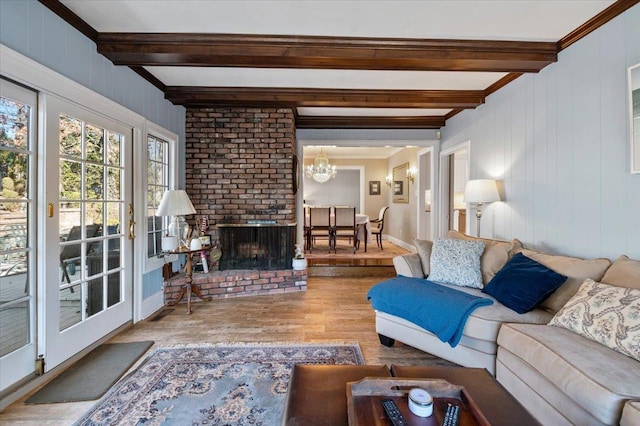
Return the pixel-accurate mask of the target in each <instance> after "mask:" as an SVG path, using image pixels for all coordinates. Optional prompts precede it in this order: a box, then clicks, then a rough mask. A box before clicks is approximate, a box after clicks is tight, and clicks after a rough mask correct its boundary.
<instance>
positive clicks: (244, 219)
mask: <svg viewBox="0 0 640 426" xmlns="http://www.w3.org/2000/svg"><path fill="white" fill-rule="evenodd" d="M295 154H296V135H295V118H294V112H293V110H292V109H290V108H188V109H187V112H186V140H185V160H186V163H185V169H186V188H185V189H186V191H187V193H188V194H189V197H190V198H191V202H192V203H193V205H194V207H195V209H196V211H197V212H198V217H200V216H202V215H205V216H207V218H208V219H209V223H210V225H211V226H210V230H209V233H210V234H211V236H212V242H213V243H214V244H217V245H218V246H221V244H220V232H219V230H218V228H217V225H218V224H246V223H248V222H255V221H265V222H275V223H277V224H282V225H284V224H289V223H293V222H295V194H294V192H293V169H292V164H293V157H294V155H295ZM189 219H190V218H189V217H187V220H189ZM193 219H194V218H191V222H193ZM223 256H224V254H223ZM259 272H260V271H256V270H236V271H215V272H211V273H210V274H206V275H210V277H205V276H204V275H201V274H196V275H199V276H196V275H194V281H196V282H197V281H202V280H207V282H209V280H211V282H223V283H224V286H223V289H222V290H220V288H219V287H216V288H215V291H212V292H211V293H209V294H207V291H206V290H207V289H206V288H201V291H202V290H204V291H203V293H204V294H205V295H208V296H212V297H229V296H232V295H233V296H237V295H243V294H265V293H275V292H284V291H296V290H305V289H306V279H307V276H306V271H292V270H291V269H290V265H289V268H287V269H285V270H281V271H268V272H269V273H268V274H266V275H268V277H267V278H265V277H262V276H261V275H262V274H261V273H259ZM294 272H295V273H294ZM300 272H303V273H302V274H301V273H300ZM272 276H273V277H272ZM283 276H284V277H288V278H287V279H282V278H283ZM229 277H232V279H231V280H229ZM270 278H273V279H270ZM174 281H175V283H174ZM234 283H237V284H238V287H236V286H235V285H234ZM174 284H175V286H178V288H179V285H180V279H177V280H171V282H169V283H167V285H168V286H174ZM201 287H202V286H201ZM165 294H166V296H165V297H168V298H170V296H171V294H173V289H172V288H167V289H166V291H165Z"/></svg>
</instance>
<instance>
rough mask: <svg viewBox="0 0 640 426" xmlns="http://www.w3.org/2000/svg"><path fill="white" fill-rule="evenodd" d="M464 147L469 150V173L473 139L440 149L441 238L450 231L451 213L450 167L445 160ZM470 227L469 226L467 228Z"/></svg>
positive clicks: (439, 202) (439, 210) (439, 211)
mask: <svg viewBox="0 0 640 426" xmlns="http://www.w3.org/2000/svg"><path fill="white" fill-rule="evenodd" d="M462 149H466V151H467V174H468V173H469V168H470V166H471V141H470V140H467V141H465V142H462V143H459V144H457V145H453V146H451V147H447V148H445V149H443V150H441V151H440V161H439V163H440V165H439V170H438V175H439V176H440V179H439V180H438V198H437V199H438V206H437V208H436V209H437V216H438V217H437V236H438V237H440V238H444V237H446V235H447V232H448V231H449V222H448V220H447V217H448V213H449V202H450V200H449V197H448V191H447V186H448V185H449V175H448V173H449V167H448V165H445V163H444V162H445V161H448V158H449V156H450V155H452V154H453V153H455V152H456V151H460V150H462ZM468 221H469V215H468V214H467V225H468ZM467 229H468V228H467Z"/></svg>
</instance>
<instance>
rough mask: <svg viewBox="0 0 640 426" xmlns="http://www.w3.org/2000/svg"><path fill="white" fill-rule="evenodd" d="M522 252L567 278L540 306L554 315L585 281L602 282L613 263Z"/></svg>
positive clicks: (606, 260) (531, 251) (523, 250)
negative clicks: (589, 279) (588, 279)
mask: <svg viewBox="0 0 640 426" xmlns="http://www.w3.org/2000/svg"><path fill="white" fill-rule="evenodd" d="M521 252H522V254H524V255H525V256H527V257H528V258H530V259H533V260H535V261H536V262H538V263H542V264H543V265H544V266H546V267H547V268H549V269H552V270H554V271H556V272H557V273H559V274H560V275H564V276H565V277H567V281H566V282H565V283H564V284H562V285H561V286H560V288H559V289H557V290H556V291H555V292H554V293H553V294H552V295H551V296H550V297H549V298H548V299H547V300H545V301H544V302H542V304H541V305H540V307H541V308H542V309H546V310H547V311H550V312H552V313H556V312H558V311H559V310H560V309H561V308H562V307H563V306H564V304H565V303H567V302H568V301H569V299H571V297H572V296H573V295H574V294H576V292H577V291H578V289H579V288H580V285H581V284H582V283H583V282H584V280H586V279H587V278H591V279H592V280H594V281H600V279H601V278H602V276H603V275H604V272H605V271H606V270H607V268H608V267H609V266H610V265H611V261H610V260H609V259H604V258H601V259H592V260H586V259H580V258H578V257H569V256H558V255H551V254H545V253H540V252H537V251H533V250H527V249H522V250H521Z"/></svg>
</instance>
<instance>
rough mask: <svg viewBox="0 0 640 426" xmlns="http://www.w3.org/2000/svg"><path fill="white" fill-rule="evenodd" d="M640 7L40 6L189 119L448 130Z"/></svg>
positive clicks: (623, 1) (598, 1)
mask: <svg viewBox="0 0 640 426" xmlns="http://www.w3.org/2000/svg"><path fill="white" fill-rule="evenodd" d="M639 1H640V0H619V1H612V0H531V1H526V0H517V1H495V0H494V1H483V0H466V1H456V0H446V1H445V0H440V1H382V0H379V1H327V0H325V1H249V0H247V1H242V0H235V1H207V0H182V1H177V0H176V1H168V0H40V2H41V3H42V4H44V5H45V6H47V7H48V8H49V9H51V10H52V11H53V12H55V13H56V14H58V15H59V16H61V17H62V18H63V19H65V20H66V21H67V22H69V23H70V24H71V25H73V26H74V27H75V28H77V29H78V30H80V31H81V32H82V33H84V34H85V35H86V36H87V37H89V38H90V39H91V40H93V41H94V42H95V43H96V46H97V50H98V52H99V53H101V54H102V55H104V56H105V57H107V58H108V59H109V60H111V61H112V62H113V63H114V64H115V65H120V66H129V67H131V68H132V69H133V70H134V71H136V72H137V73H138V74H140V75H141V76H143V77H144V78H146V79H147V80H148V81H150V82H151V83H153V84H154V85H155V86H157V87H158V88H159V89H160V90H162V91H163V92H164V93H165V96H166V98H167V99H168V100H170V101H171V102H173V103H174V104H176V105H184V106H185V107H206V106H240V105H242V106H273V107H291V108H293V109H294V110H295V111H296V113H297V121H296V125H297V127H298V128H408V129H410V128H414V129H415V128H422V129H438V128H441V127H443V126H444V125H445V122H446V120H447V119H448V118H450V117H452V116H453V115H455V114H457V113H459V112H460V111H462V110H464V109H473V108H476V107H478V106H479V105H481V104H483V103H484V102H485V99H486V97H487V96H489V95H490V94H491V93H493V92H495V91H496V90H498V89H499V88H501V87H503V86H504V85H506V84H509V83H510V82H511V81H513V80H514V79H516V78H518V77H520V76H521V75H522V74H524V73H537V72H539V71H540V70H542V69H543V68H544V67H546V66H548V65H549V64H552V63H554V62H556V61H557V60H558V54H559V53H560V52H561V51H562V50H563V49H565V48H566V47H568V46H570V45H571V44H573V43H575V42H576V41H577V40H579V39H580V38H582V37H584V36H585V35H587V34H589V33H590V32H592V31H593V30H595V29H596V28H598V27H600V26H601V25H603V24H604V23H606V22H608V21H609V20H611V19H613V18H614V17H616V16H618V15H619V14H621V13H622V12H624V11H625V10H627V9H628V8H630V7H631V6H633V5H635V4H637V3H638V2H639Z"/></svg>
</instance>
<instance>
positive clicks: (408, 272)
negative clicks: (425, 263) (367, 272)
mask: <svg viewBox="0 0 640 426" xmlns="http://www.w3.org/2000/svg"><path fill="white" fill-rule="evenodd" d="M393 267H394V268H395V269H396V275H403V276H405V277H414V278H424V274H423V273H422V261H420V256H419V255H418V253H408V254H402V255H400V256H395V257H394V258H393Z"/></svg>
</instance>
